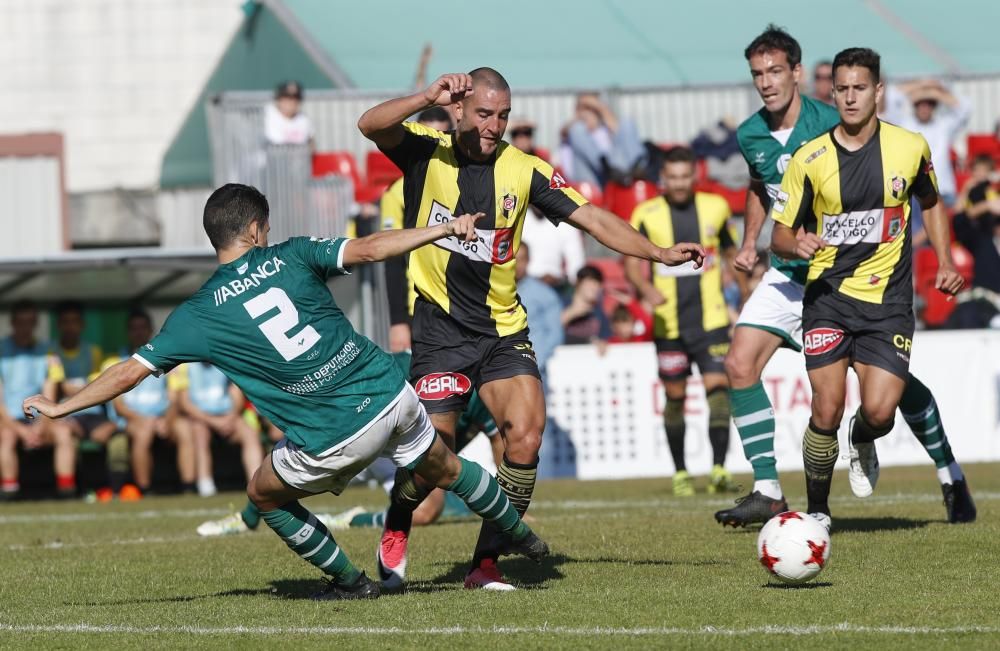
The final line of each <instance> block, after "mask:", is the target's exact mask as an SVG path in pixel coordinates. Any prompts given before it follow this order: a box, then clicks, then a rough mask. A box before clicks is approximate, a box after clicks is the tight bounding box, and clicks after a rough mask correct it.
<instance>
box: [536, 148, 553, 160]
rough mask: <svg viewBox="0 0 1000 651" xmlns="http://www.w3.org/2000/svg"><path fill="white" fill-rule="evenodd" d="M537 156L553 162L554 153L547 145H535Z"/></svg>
mask: <svg viewBox="0 0 1000 651" xmlns="http://www.w3.org/2000/svg"><path fill="white" fill-rule="evenodd" d="M535 156H538V157H539V158H541V159H542V160H543V161H545V162H546V163H552V154H551V153H549V150H548V149H546V148H545V147H535Z"/></svg>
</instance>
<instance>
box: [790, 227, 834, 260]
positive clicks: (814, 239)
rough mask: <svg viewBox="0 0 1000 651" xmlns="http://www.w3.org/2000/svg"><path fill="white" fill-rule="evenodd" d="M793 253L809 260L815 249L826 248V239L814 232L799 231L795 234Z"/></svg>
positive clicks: (814, 253)
mask: <svg viewBox="0 0 1000 651" xmlns="http://www.w3.org/2000/svg"><path fill="white" fill-rule="evenodd" d="M795 240H796V244H795V254H796V255H797V256H799V257H800V258H802V259H803V260H811V259H812V257H813V256H814V255H816V252H817V251H821V250H823V249H825V248H826V241H825V240H823V239H822V238H821V237H820V236H819V235H817V234H816V233H807V232H805V231H799V233H798V234H797V235H796V236H795Z"/></svg>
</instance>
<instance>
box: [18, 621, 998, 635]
mask: <svg viewBox="0 0 1000 651" xmlns="http://www.w3.org/2000/svg"><path fill="white" fill-rule="evenodd" d="M0 632H10V633H70V634H72V633H98V634H123V633H124V634H139V635H154V634H160V633H172V634H184V635H400V634H402V635H539V634H544V635H566V636H603V637H666V636H683V635H692V636H707V637H715V636H719V637H743V636H750V635H793V636H805V635H816V634H822V633H865V634H874V635H956V634H963V633H964V634H968V633H975V634H986V635H995V634H1000V627H996V626H976V625H970V626H939V627H938V626H867V625H862V624H851V623H848V622H842V623H840V624H831V625H812V626H751V627H746V628H727V627H721V626H720V627H716V626H701V627H697V628H672V627H640V628H615V627H602V626H593V627H573V626H549V625H547V624H543V625H541V626H492V627H483V626H447V627H433V626H432V627H423V628H421V627H415V628H397V627H376V626H131V625H125V624H84V623H81V624H0Z"/></svg>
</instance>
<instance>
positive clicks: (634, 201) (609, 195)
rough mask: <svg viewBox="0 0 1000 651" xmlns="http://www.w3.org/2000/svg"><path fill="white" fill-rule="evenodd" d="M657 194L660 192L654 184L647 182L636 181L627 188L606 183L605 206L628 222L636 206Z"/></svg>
mask: <svg viewBox="0 0 1000 651" xmlns="http://www.w3.org/2000/svg"><path fill="white" fill-rule="evenodd" d="M659 193H660V190H659V188H658V187H657V186H656V184H655V183H651V182H649V181H636V182H635V183H633V184H632V185H629V186H625V185H619V184H617V183H608V185H607V186H606V187H605V188H604V200H605V206H606V207H607V209H608V210H610V211H611V212H613V213H614V214H616V215H618V216H619V217H621V218H622V219H624V220H625V221H628V220H630V219H632V211H633V210H635V207H636V206H637V205H639V204H640V203H642V202H643V201H645V200H646V199H652V198H653V197H655V196H656V195H658V194H659Z"/></svg>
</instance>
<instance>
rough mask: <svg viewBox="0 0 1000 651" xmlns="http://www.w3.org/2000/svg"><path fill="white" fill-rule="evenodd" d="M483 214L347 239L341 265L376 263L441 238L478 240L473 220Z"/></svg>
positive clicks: (478, 213)
mask: <svg viewBox="0 0 1000 651" xmlns="http://www.w3.org/2000/svg"><path fill="white" fill-rule="evenodd" d="M483 216H484V214H483V213H481V212H477V213H476V214H475V215H462V216H461V217H459V218H458V219H454V220H452V221H449V222H445V223H443V224H437V225H436V226H426V227H424V228H402V229H393V230H391V231H380V232H378V233H373V234H371V235H367V236H365V237H359V238H358V239H356V240H349V241H348V242H347V244H345V245H344V266H347V267H350V266H353V265H356V264H364V263H367V262H378V261H379V260H385V259H386V258H391V257H393V256H397V255H403V254H404V253H409V252H410V251H412V250H413V249H419V248H420V247H422V246H423V245H425V244H430V243H431V242H435V241H437V240H440V239H443V238H445V237H452V236H455V237H457V238H459V239H460V240H462V241H465V242H473V241H475V240H476V239H478V236H477V235H476V221H478V220H479V219H482V217H483Z"/></svg>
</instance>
